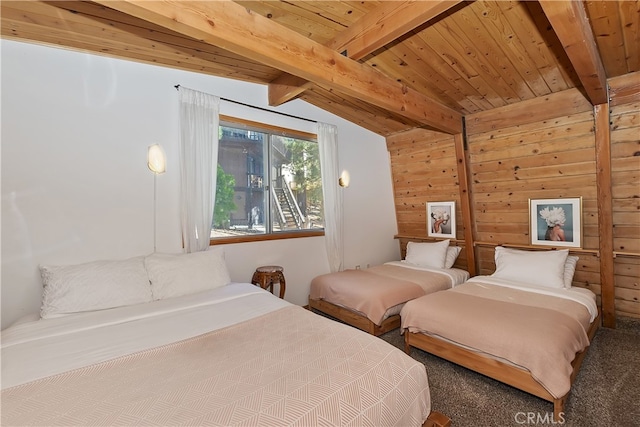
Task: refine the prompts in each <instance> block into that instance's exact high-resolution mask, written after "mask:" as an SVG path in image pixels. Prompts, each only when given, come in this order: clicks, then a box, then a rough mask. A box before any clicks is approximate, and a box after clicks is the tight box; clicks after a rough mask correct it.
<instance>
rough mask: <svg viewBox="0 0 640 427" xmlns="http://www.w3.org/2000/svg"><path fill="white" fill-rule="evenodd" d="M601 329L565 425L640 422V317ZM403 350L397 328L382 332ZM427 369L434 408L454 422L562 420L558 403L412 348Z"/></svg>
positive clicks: (486, 424)
mask: <svg viewBox="0 0 640 427" xmlns="http://www.w3.org/2000/svg"><path fill="white" fill-rule="evenodd" d="M616 326H617V327H616V329H609V328H602V327H601V328H600V329H599V330H598V332H597V333H596V336H595V337H594V339H593V341H592V343H591V346H590V348H589V351H588V352H587V355H586V357H585V359H584V361H583V364H582V368H581V370H580V372H579V373H578V376H577V378H576V381H575V383H574V385H573V387H572V390H571V393H570V394H569V397H568V400H567V403H566V406H565V417H564V418H565V421H564V423H563V424H562V425H564V426H572V427H588V426H616V427H634V426H638V427H640V319H631V318H623V317H619V318H618V319H617V325H616ZM381 338H382V339H384V340H385V341H387V342H389V343H391V344H392V345H394V346H396V347H398V348H400V349H403V348H404V341H403V337H402V336H401V335H400V332H399V330H398V329H396V330H394V331H391V332H388V333H386V334H384V335H382V336H381ZM411 356H412V357H413V358H415V359H416V360H419V361H421V362H422V363H424V364H425V366H426V368H427V374H428V376H429V385H430V390H431V400H432V408H433V409H434V410H437V411H440V412H442V413H444V414H446V415H447V416H448V417H450V418H451V419H452V421H453V426H455V427H465V426H470V427H477V426H483V427H491V426H496V427H503V426H531V425H536V426H541V425H560V424H559V423H555V424H554V423H553V422H552V419H553V418H552V417H553V404H552V403H550V402H547V401H545V400H542V399H540V398H538V397H535V396H533V395H530V394H528V393H525V392H522V391H519V390H517V389H515V388H513V387H510V386H507V385H505V384H502V383H500V382H498V381H495V380H492V379H490V378H488V377H485V376H483V375H480V374H477V373H475V372H472V371H470V370H468V369H465V368H463V367H460V366H457V365H454V364H452V363H450V362H447V361H446V360H443V359H440V358H438V357H436V356H433V355H430V354H428V353H426V352H424V351H422V350H418V349H413V350H412V353H411Z"/></svg>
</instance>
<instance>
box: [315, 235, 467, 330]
mask: <svg viewBox="0 0 640 427" xmlns="http://www.w3.org/2000/svg"><path fill="white" fill-rule="evenodd" d="M460 249H461V248H460V247H457V246H454V247H450V246H449V240H443V241H440V242H436V243H417V242H409V244H408V250H407V251H406V254H407V255H406V258H405V260H404V261H395V262H388V263H385V264H382V265H378V266H374V267H371V268H367V269H365V270H345V271H340V272H336V273H329V274H324V275H321V276H318V277H316V278H314V279H313V280H312V282H311V288H310V293H309V308H310V309H311V310H317V311H320V312H322V313H325V314H328V315H329V316H331V317H333V318H336V319H339V320H341V321H342V322H344V323H347V324H349V325H351V326H354V327H356V328H359V329H362V330H364V331H366V332H368V333H370V334H372V335H376V336H378V335H381V334H384V333H386V332H388V331H390V330H393V329H396V328H398V327H399V326H400V315H399V313H400V310H401V309H402V306H403V305H404V304H405V303H406V302H407V301H409V300H412V299H415V298H418V297H420V296H422V295H425V294H429V293H432V292H436V291H440V290H444V289H449V288H451V287H453V286H456V285H459V284H460V283H463V282H464V281H466V280H467V279H468V278H469V273H467V272H466V271H464V270H462V269H459V268H452V266H453V264H454V262H455V261H456V258H457V257H458V254H459V253H460Z"/></svg>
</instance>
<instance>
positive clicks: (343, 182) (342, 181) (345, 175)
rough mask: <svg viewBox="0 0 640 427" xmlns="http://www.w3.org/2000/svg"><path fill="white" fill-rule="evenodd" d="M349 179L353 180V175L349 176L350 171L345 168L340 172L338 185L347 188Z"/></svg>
mask: <svg viewBox="0 0 640 427" xmlns="http://www.w3.org/2000/svg"><path fill="white" fill-rule="evenodd" d="M349 181H351V177H350V176H349V172H348V171H346V170H343V171H342V173H341V174H340V178H338V185H339V186H340V187H343V188H347V187H348V186H349Z"/></svg>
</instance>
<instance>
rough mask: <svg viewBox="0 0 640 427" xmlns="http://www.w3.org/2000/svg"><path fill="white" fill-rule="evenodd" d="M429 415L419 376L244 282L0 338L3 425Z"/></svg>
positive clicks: (394, 357)
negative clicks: (0, 349)
mask: <svg viewBox="0 0 640 427" xmlns="http://www.w3.org/2000/svg"><path fill="white" fill-rule="evenodd" d="M190 266H191V267H192V266H193V264H191V265H190ZM174 270H175V269H174ZM102 271H104V270H102ZM149 276H150V277H151V276H152V275H151V274H150V275H149ZM191 278H192V279H193V276H192V277H191ZM147 284H148V282H147ZM165 290H166V289H165ZM154 295H156V293H154ZM58 307H60V305H59V306H58ZM430 412H431V402H430V395H429V385H428V380H427V375H426V370H425V367H424V365H422V364H421V363H419V362H416V361H415V360H413V359H412V358H411V357H409V356H407V355H406V354H404V353H403V352H402V351H401V350H399V349H397V348H395V347H393V346H391V345H390V344H388V343H386V342H384V341H382V340H380V339H377V338H375V337H372V336H370V335H368V334H365V333H363V332H361V331H358V330H356V329H353V328H351V327H348V326H346V325H343V324H340V323H338V322H334V321H331V320H329V319H326V318H324V317H322V316H318V315H316V314H313V313H311V312H309V311H308V310H305V309H304V308H302V307H299V306H295V305H293V304H290V303H288V302H286V301H284V300H282V299H279V298H277V297H275V296H274V295H272V294H271V293H269V292H267V291H264V290H263V289H261V288H259V287H257V286H254V285H251V284H248V283H229V284H225V285H223V286H215V287H214V288H212V289H205V290H199V291H198V292H194V293H189V294H186V295H181V296H166V297H164V298H161V299H155V300H152V301H149V302H144V303H140V304H131V305H125V306H119V307H112V308H107V309H99V310H87V311H84V312H78V313H73V314H64V315H62V314H60V312H57V313H55V314H52V313H49V315H47V317H46V318H44V319H40V320H35V321H26V322H18V323H17V324H15V325H13V326H11V327H9V328H7V329H5V330H3V331H2V415H1V424H2V425H110V426H114V425H220V426H231V425H260V426H266V425H278V426H283V425H336V426H337V425H398V426H410V425H413V426H420V425H428V426H432V425H433V426H435V425H440V424H439V423H442V425H446V417H443V416H442V415H441V414H437V413H435V414H433V415H432V416H431V418H429V414H430Z"/></svg>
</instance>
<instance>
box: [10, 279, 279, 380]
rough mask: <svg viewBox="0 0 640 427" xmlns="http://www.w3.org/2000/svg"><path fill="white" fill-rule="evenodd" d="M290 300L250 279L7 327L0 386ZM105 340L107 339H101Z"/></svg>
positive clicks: (186, 334) (221, 324)
mask: <svg viewBox="0 0 640 427" xmlns="http://www.w3.org/2000/svg"><path fill="white" fill-rule="evenodd" d="M287 305H291V304H290V303H288V302H286V301H284V300H282V299H279V298H274V297H273V295H271V294H270V293H269V292H267V291H265V290H263V289H261V288H259V287H257V286H254V285H251V284H248V283H232V284H229V285H227V286H223V287H220V288H216V289H213V290H210V291H206V292H202V293H198V294H193V295H186V296H183V297H178V298H171V299H165V300H159V301H154V302H150V303H146V304H139V305H135V306H126V307H119V308H113V309H108V310H101V311H95V312H89V313H80V314H75V315H70V316H65V317H60V318H54V319H46V320H38V321H33V322H27V323H21V324H18V325H15V326H11V327H9V328H7V329H5V330H3V331H2V335H1V336H0V340H1V355H2V359H1V364H2V376H1V377H0V382H1V384H2V389H5V388H7V387H12V386H16V385H19V384H23V383H26V382H29V381H33V380H36V379H39V378H44V377H47V376H50V375H54V374H57V373H61V372H65V371H68V370H70V369H76V368H80V367H83V366H87V365H90V364H93V363H97V362H102V361H106V360H109V359H113V358H115V357H119V356H123V355H126V354H131V353H134V352H137V351H141V350H144V349H147V348H153V347H157V346H161V345H164V344H168V343H171V342H175V341H179V340H183V339H186V338H191V337H195V336H198V335H201V334H203V333H206V332H209V331H213V330H216V329H220V328H224V327H227V326H230V325H232V324H235V323H239V322H242V321H245V320H249V319H252V318H254V317H257V316H261V315H263V314H266V313H268V312H271V311H274V310H277V309H280V308H282V307H284V306H287ZM105 343H108V344H105Z"/></svg>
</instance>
